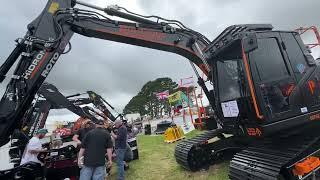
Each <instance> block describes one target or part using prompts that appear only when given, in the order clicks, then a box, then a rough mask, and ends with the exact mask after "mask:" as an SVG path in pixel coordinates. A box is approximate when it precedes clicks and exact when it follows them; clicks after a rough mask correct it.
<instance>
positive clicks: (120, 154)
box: [111, 119, 127, 180]
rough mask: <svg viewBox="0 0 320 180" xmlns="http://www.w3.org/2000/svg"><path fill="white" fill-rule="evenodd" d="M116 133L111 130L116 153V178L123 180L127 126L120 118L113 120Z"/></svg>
mask: <svg viewBox="0 0 320 180" xmlns="http://www.w3.org/2000/svg"><path fill="white" fill-rule="evenodd" d="M114 123H115V127H116V128H117V129H118V131H117V133H116V134H115V133H114V132H111V136H112V137H113V138H114V139H115V150H116V155H117V166H118V180H124V162H123V161H124V156H125V153H126V147H127V128H126V126H124V125H123V123H122V120H120V119H118V120H116V121H115V122H114Z"/></svg>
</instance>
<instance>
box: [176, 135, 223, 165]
mask: <svg viewBox="0 0 320 180" xmlns="http://www.w3.org/2000/svg"><path fill="white" fill-rule="evenodd" d="M218 134H219V132H218V131H217V130H210V131H206V132H204V133H202V134H199V135H198V136H195V137H193V138H191V139H185V140H183V141H180V142H179V143H178V144H177V146H176V148H175V153H174V155H175V158H176V161H177V163H178V164H180V165H181V166H182V167H184V168H185V169H188V170H191V171H195V170H198V169H199V168H201V167H200V166H199V167H195V166H194V164H193V163H192V161H194V159H192V154H194V151H195V149H197V148H198V147H200V145H201V144H203V143H205V142H206V141H207V140H209V139H211V138H214V137H216V136H217V135H218ZM204 153H205V152H204ZM197 158H199V159H197V161H198V160H200V162H201V164H202V165H205V164H207V163H208V161H209V158H206V157H205V156H202V157H197ZM206 161H207V162H206Z"/></svg>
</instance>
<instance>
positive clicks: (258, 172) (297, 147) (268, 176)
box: [229, 137, 319, 180]
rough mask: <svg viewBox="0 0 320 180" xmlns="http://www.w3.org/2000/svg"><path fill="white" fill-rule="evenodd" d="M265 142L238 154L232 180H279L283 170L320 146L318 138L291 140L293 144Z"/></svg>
mask: <svg viewBox="0 0 320 180" xmlns="http://www.w3.org/2000/svg"><path fill="white" fill-rule="evenodd" d="M288 141H289V139H288V140H287V141H285V140H284V141H279V142H272V140H270V141H265V142H263V143H260V144H256V145H254V146H250V147H248V148H247V149H245V150H242V151H241V152H239V153H237V154H236V155H235V156H234V157H233V159H232V160H231V162H230V170H229V178H230V179H231V180H278V179H279V178H280V172H281V170H283V168H286V167H287V166H288V163H289V164H290V163H292V162H293V160H296V158H297V157H299V155H301V154H303V153H304V152H305V151H306V150H307V149H308V148H309V147H311V146H312V145H317V146H319V144H318V143H319V138H318V137H313V138H311V137H310V138H309V137H304V138H295V139H290V141H291V142H288Z"/></svg>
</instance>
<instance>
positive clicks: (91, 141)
mask: <svg viewBox="0 0 320 180" xmlns="http://www.w3.org/2000/svg"><path fill="white" fill-rule="evenodd" d="M106 152H107V155H108V166H109V167H110V166H111V165H112V141H111V136H110V134H109V133H108V131H107V130H106V129H104V121H103V120H100V121H98V122H97V124H96V128H95V129H93V130H91V131H90V132H88V133H87V134H86V136H85V137H84V139H83V141H82V143H81V149H80V152H79V159H78V164H79V166H80V167H82V169H81V171H80V180H91V179H92V180H104V179H105V176H106V167H105V164H106V163H105V155H106ZM82 156H83V157H84V161H83V164H82V162H81V158H82Z"/></svg>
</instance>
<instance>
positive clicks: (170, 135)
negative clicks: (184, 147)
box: [164, 125, 185, 143]
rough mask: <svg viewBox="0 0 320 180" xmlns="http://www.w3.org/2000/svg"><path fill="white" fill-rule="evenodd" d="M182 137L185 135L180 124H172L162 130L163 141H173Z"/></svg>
mask: <svg viewBox="0 0 320 180" xmlns="http://www.w3.org/2000/svg"><path fill="white" fill-rule="evenodd" d="M184 138H185V136H184V133H183V130H182V128H181V127H180V126H176V125H173V126H171V127H169V128H168V129H167V130H166V131H165V132H164V142H166V143H174V142H176V141H179V140H181V139H184Z"/></svg>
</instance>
